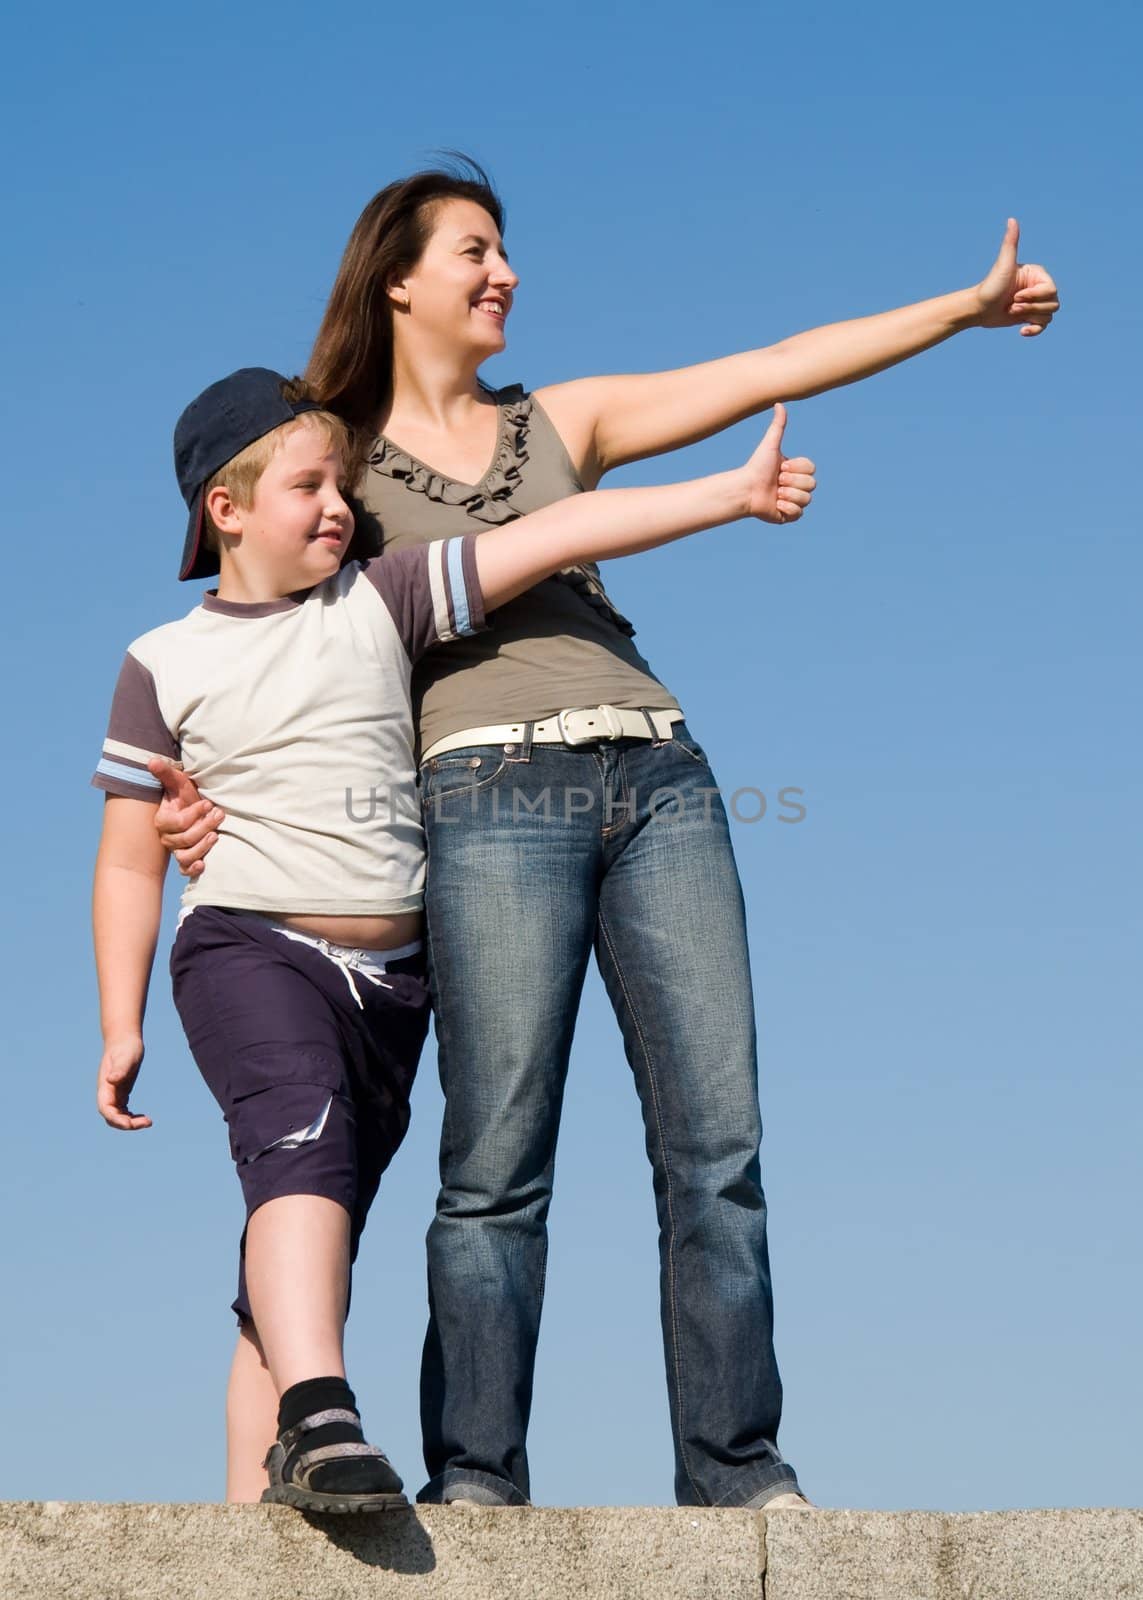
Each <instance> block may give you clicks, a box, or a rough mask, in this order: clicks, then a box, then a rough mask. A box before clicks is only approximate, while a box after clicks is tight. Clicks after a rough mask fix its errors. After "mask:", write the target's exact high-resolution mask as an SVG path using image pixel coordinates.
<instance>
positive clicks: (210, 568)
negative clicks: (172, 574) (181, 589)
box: [179, 484, 218, 581]
mask: <svg viewBox="0 0 1143 1600" xmlns="http://www.w3.org/2000/svg"><path fill="white" fill-rule="evenodd" d="M205 487H206V485H205V484H204V485H203V489H205ZM203 489H200V490H199V491H198V493H197V494H196V495H195V497H194V500H193V501H192V502H191V508H190V516H189V518H188V519H187V537H186V543H185V544H184V545H183V559H182V563H181V565H180V566H179V579H180V581H182V580H183V579H185V578H210V577H213V576H214V574H215V573H216V572H217V571H218V557H217V555H215V553H214V551H213V550H209V549H207V546H206V541H205V539H204V538H203V533H204V528H203V515H204V512H205V509H206V496H205V495H204V493H203Z"/></svg>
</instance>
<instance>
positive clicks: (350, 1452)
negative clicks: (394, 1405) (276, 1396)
mask: <svg viewBox="0 0 1143 1600" xmlns="http://www.w3.org/2000/svg"><path fill="white" fill-rule="evenodd" d="M331 1422H341V1423H348V1424H349V1425H350V1426H352V1427H356V1428H360V1426H361V1418H360V1417H359V1416H358V1415H357V1413H356V1411H342V1410H337V1411H315V1412H314V1413H313V1415H312V1416H308V1417H303V1418H302V1420H301V1421H300V1422H298V1423H295V1425H294V1426H293V1427H292V1428H287V1429H286V1430H285V1432H284V1433H281V1434H279V1436H278V1438H277V1439H276V1440H275V1441H274V1443H273V1444H272V1445H271V1446H270V1450H269V1453H268V1455H267V1456H266V1459H265V1461H264V1462H263V1463H262V1464H263V1466H264V1467H265V1468H266V1471H267V1472H268V1473H269V1476H270V1484H269V1487H268V1488H267V1489H265V1490H263V1493H262V1499H263V1501H268V1502H270V1503H271V1504H274V1505H284V1506H294V1507H295V1508H296V1509H297V1510H298V1511H328V1512H337V1513H342V1512H356V1511H393V1510H399V1509H400V1508H401V1507H403V1506H408V1504H409V1502H408V1500H406V1498H405V1496H404V1495H403V1494H402V1493H401V1490H402V1488H403V1487H404V1485H403V1484H402V1482H401V1480H400V1478H399V1477H398V1476H397V1474H396V1472H394V1470H393V1468H392V1466H391V1465H390V1462H389V1458H388V1457H387V1456H386V1455H385V1452H384V1451H383V1450H378V1448H377V1446H376V1445H372V1444H366V1443H365V1441H364V1440H362V1441H361V1442H360V1443H345V1444H325V1445H318V1446H317V1447H316V1448H315V1449H313V1450H297V1449H296V1446H297V1444H298V1442H299V1440H301V1439H302V1438H304V1437H305V1435H306V1434H307V1433H312V1432H313V1431H314V1430H315V1429H317V1428H324V1427H325V1426H326V1425H327V1424H328V1423H331ZM335 1467H338V1468H340V1469H341V1470H340V1471H336V1472H335V1471H331V1469H332V1468H335ZM322 1480H325V1482H326V1484H332V1483H336V1485H337V1487H336V1488H333V1487H318V1485H319V1484H321V1483H322Z"/></svg>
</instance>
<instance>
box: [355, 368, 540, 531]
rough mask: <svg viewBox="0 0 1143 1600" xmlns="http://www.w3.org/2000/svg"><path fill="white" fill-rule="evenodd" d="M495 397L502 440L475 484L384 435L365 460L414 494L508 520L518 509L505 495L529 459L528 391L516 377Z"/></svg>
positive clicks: (495, 521)
mask: <svg viewBox="0 0 1143 1600" xmlns="http://www.w3.org/2000/svg"><path fill="white" fill-rule="evenodd" d="M496 403H497V405H498V406H499V407H500V409H501V411H502V413H503V416H502V419H501V422H500V430H499V434H500V443H499V444H498V445H497V447H496V459H495V460H494V461H493V463H492V465H491V466H490V467H489V469H488V471H487V472H486V473H485V474H484V476H483V478H481V480H480V482H479V483H477V484H470V483H457V482H456V480H455V479H454V478H446V477H444V476H443V475H442V474H441V473H439V472H434V471H433V469H432V467H427V466H425V464H424V462H423V461H418V460H417V459H416V457H415V456H411V455H409V454H407V452H406V451H404V450H399V449H398V448H397V446H396V445H395V444H394V443H393V442H392V440H391V439H386V438H385V437H384V436H381V437H379V438H378V439H377V440H376V444H375V449H374V451H373V454H372V455H371V456H370V457H369V459H368V461H367V463H366V465H367V466H368V467H369V468H370V469H371V470H372V471H373V472H380V473H383V474H384V475H385V477H386V478H396V479H398V481H400V482H401V483H403V484H404V485H405V488H406V489H411V490H412V491H413V493H414V494H425V495H428V497H429V499H430V500H439V501H440V503H441V505H445V506H461V507H463V509H464V513H465V515H466V516H469V517H474V518H475V519H476V521H477V522H487V523H490V524H491V525H492V526H493V527H497V526H499V525H500V524H501V523H504V522H511V521H512V519H513V517H518V516H519V515H520V513H519V512H518V511H517V510H516V508H515V506H513V505H510V504H509V501H510V500H511V498H512V495H513V493H514V492H515V491H516V489H517V488H518V487H519V484H520V473H521V469H522V468H523V466H524V463H525V462H526V461H527V459H528V425H529V423H530V422H531V420H532V397H531V395H530V394H529V395H526V394H525V393H524V386H523V384H520V383H514V384H512V385H511V386H510V387H509V388H507V389H498V390H497V391H496Z"/></svg>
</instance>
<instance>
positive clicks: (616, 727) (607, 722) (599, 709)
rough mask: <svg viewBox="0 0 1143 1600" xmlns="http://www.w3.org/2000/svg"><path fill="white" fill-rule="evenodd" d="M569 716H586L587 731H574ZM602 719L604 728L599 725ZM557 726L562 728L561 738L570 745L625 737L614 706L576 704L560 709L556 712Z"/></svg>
mask: <svg viewBox="0 0 1143 1600" xmlns="http://www.w3.org/2000/svg"><path fill="white" fill-rule="evenodd" d="M569 717H586V718H587V719H588V721H587V726H586V729H585V731H584V732H583V733H573V731H572V729H571V726H570V724H569V721H568V719H569ZM601 720H602V722H603V727H602V728H600V727H599V726H598V724H599V722H600V721H601ZM556 727H557V728H558V729H559V730H560V738H561V739H562V740H563V741H564V743H565V744H570V745H579V744H594V743H595V741H596V740H597V739H622V737H623V725H622V723H621V722H620V720H619V712H618V711H617V710H616V709H615V707H614V706H576V707H574V708H573V709H571V710H568V711H559V712H557V713H556Z"/></svg>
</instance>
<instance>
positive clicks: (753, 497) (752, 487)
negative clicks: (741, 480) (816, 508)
mask: <svg viewBox="0 0 1143 1600" xmlns="http://www.w3.org/2000/svg"><path fill="white" fill-rule="evenodd" d="M785 431H786V408H785V406H784V405H783V404H782V402H781V401H780V400H778V401H776V402H775V404H774V418H773V421H772V422H771V423H770V426H769V427H768V428H767V429H766V432H765V433H764V434H763V436H762V443H761V444H760V445H759V446H758V448H757V450H755V452H754V454H753V455H752V456H751V457H750V460H749V461H748V462H747V463H746V465H745V466H744V467H743V469H742V471H743V473H744V475H745V484H746V496H747V510H746V513H745V514H746V515H747V516H748V517H758V518H759V519H760V520H761V521H762V522H797V520H798V518H799V517H800V516H801V514H802V512H803V511H804V510H805V509H806V507H807V506H808V505H809V503H810V500H811V498H812V496H813V492H814V490H815V489H816V488H817V479H816V478H815V477H814V473H815V471H816V470H817V469H816V468H815V466H814V464H813V462H812V461H811V460H810V459H809V457H808V456H794V457H792V458H791V457H789V456H784V455H783V454H782V435H783V433H784V432H785Z"/></svg>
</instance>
